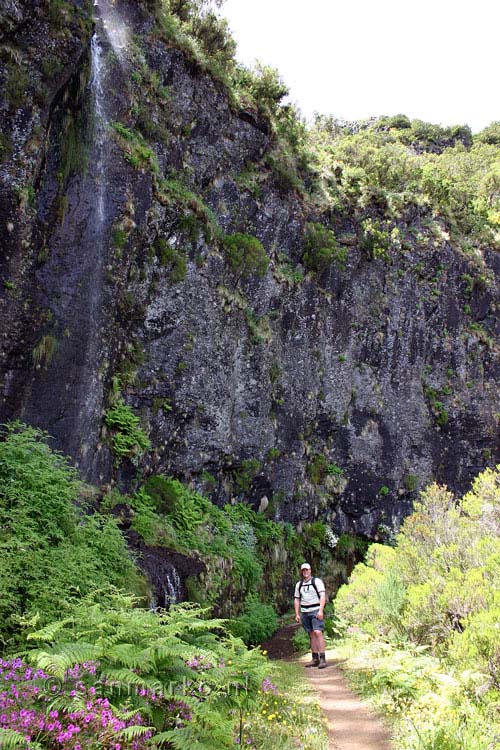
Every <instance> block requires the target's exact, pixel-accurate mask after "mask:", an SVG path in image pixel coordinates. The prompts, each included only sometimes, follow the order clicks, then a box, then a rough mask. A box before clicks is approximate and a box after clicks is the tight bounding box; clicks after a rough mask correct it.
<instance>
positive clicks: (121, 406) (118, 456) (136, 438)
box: [104, 398, 151, 464]
mask: <svg viewBox="0 0 500 750" xmlns="http://www.w3.org/2000/svg"><path fill="white" fill-rule="evenodd" d="M104 421H105V423H106V425H107V426H108V427H109V428H110V429H111V431H112V435H111V445H112V449H113V453H114V456H115V462H116V463H117V464H119V463H120V462H121V461H122V460H123V459H124V458H131V459H133V458H136V457H138V456H141V455H142V454H143V453H144V451H147V450H149V448H150V447H151V443H150V441H149V438H148V436H147V435H146V433H145V432H144V430H143V429H142V427H140V420H139V417H137V416H136V415H135V414H134V412H133V411H132V409H131V408H130V406H128V405H127V404H126V403H125V402H124V401H123V399H121V398H120V399H118V401H117V402H116V403H115V404H114V405H113V406H112V407H111V408H110V409H108V411H107V412H106V414H105V416H104Z"/></svg>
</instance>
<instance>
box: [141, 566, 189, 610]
mask: <svg viewBox="0 0 500 750" xmlns="http://www.w3.org/2000/svg"><path fill="white" fill-rule="evenodd" d="M161 568H162V570H161V571H159V570H158V569H156V571H155V575H154V576H151V578H152V579H154V580H153V581H152V583H153V586H154V588H153V590H152V592H151V598H150V602H149V607H150V609H152V610H153V611H156V610H157V609H158V607H162V608H164V609H169V608H170V607H171V606H172V604H177V603H178V602H181V601H183V600H184V593H183V585H182V581H181V577H180V575H179V573H178V571H177V568H176V567H175V566H174V565H173V564H172V563H170V562H166V563H163V565H162V566H161ZM149 572H150V571H149ZM150 574H151V572H150Z"/></svg>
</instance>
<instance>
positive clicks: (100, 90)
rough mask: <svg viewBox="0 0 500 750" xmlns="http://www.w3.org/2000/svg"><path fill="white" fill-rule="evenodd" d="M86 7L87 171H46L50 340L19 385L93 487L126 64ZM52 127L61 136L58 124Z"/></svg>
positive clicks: (107, 19)
mask: <svg viewBox="0 0 500 750" xmlns="http://www.w3.org/2000/svg"><path fill="white" fill-rule="evenodd" d="M94 8H95V13H94V15H95V31H94V35H93V37H92V40H91V50H90V52H91V60H90V67H91V70H90V80H89V85H88V89H87V92H86V96H85V97H84V98H83V100H82V102H80V105H79V106H80V107H81V109H82V113H83V114H82V117H81V121H82V122H85V121H86V123H87V125H86V128H85V127H82V126H81V127H80V129H79V131H78V133H77V136H74V137H77V138H78V139H79V142H80V145H81V150H82V151H84V152H85V153H86V158H85V162H86V166H85V164H84V163H83V159H82V164H81V167H80V169H78V170H77V171H75V172H74V173H72V174H70V176H69V177H68V178H67V179H66V181H65V184H64V185H63V187H62V188H61V186H60V185H59V184H58V176H59V170H60V166H59V164H54V165H53V166H51V165H49V167H48V169H47V174H46V176H45V182H44V185H43V187H42V195H41V200H40V210H39V216H40V220H41V222H43V223H44V225H45V226H48V227H49V236H48V239H47V249H48V253H47V254H48V258H47V260H46V262H45V263H44V264H43V265H42V266H41V267H40V269H39V270H38V271H37V287H38V298H37V304H38V306H39V308H40V310H42V311H43V310H45V311H47V314H46V318H47V320H48V321H50V322H49V324H48V325H47V324H44V323H43V319H42V322H41V326H40V332H39V337H40V339H43V337H44V336H45V337H47V336H48V335H50V336H49V337H50V339H51V340H52V341H53V342H55V344H54V347H53V355H52V357H51V360H50V361H49V362H46V363H45V364H44V366H43V367H38V368H35V369H34V370H33V371H32V373H31V375H30V379H29V380H28V381H27V387H26V395H25V400H24V406H23V413H22V415H21V416H22V418H23V419H24V420H25V421H26V422H29V423H31V424H35V425H38V426H40V427H42V428H44V429H46V430H47V431H48V432H49V433H50V434H51V435H52V436H53V437H54V438H55V444H56V446H57V447H61V448H63V449H64V451H65V452H66V453H69V454H70V455H72V456H73V458H74V459H75V462H76V464H77V465H78V466H79V468H80V470H81V472H82V474H83V476H84V477H85V478H86V479H89V480H91V481H100V480H101V479H102V475H103V474H104V475H105V474H106V473H107V469H106V468H103V467H105V466H107V465H108V464H103V463H102V461H109V459H105V458H103V457H102V454H101V453H99V451H97V452H94V450H95V446H98V444H99V435H100V429H101V420H102V405H103V402H104V401H105V398H104V382H103V379H104V373H105V372H106V368H107V363H108V362H109V360H110V356H111V352H110V347H111V340H110V336H109V331H110V326H112V320H113V319H112V316H113V304H112V302H113V301H112V299H111V290H110V286H109V284H108V283H107V273H108V268H109V266H108V264H109V238H110V234H111V228H112V226H113V222H114V221H115V219H116V216H117V213H118V212H119V211H120V206H122V205H123V204H124V203H125V201H126V196H125V193H126V187H125V186H124V184H123V182H122V180H120V179H118V178H117V170H119V161H118V160H116V159H113V158H112V150H113V146H114V142H113V138H112V135H111V132H110V126H109V122H110V120H112V119H120V117H121V107H122V106H123V102H122V101H121V100H120V97H119V96H117V95H115V87H117V80H120V78H119V77H120V76H121V75H122V67H123V66H124V64H125V47H126V40H127V36H128V33H127V29H126V25H125V24H124V23H123V22H122V20H121V19H120V18H119V16H118V14H117V12H116V10H114V9H113V7H112V5H111V3H110V2H109V0H98V2H95V4H94ZM115 47H116V49H118V50H119V51H120V55H121V57H118V55H117V53H116V52H115ZM111 50H113V52H114V54H112V55H111V56H110V55H109V54H108V53H109V52H110V51H111ZM117 88H118V87H117ZM74 106H75V107H76V103H74ZM62 111H65V112H68V110H62ZM66 116H67V115H66ZM72 121H73V123H74V122H75V119H74V116H73V115H72ZM60 129H61V133H62V134H63V135H62V136H59V137H60V138H62V137H64V132H65V125H64V122H61V124H60ZM57 143H58V141H55V143H54V150H55V151H57ZM71 147H73V144H72V145H71ZM117 165H118V166H117ZM61 190H64V193H61ZM55 192H57V193H58V199H59V201H61V200H62V201H63V203H62V204H61V205H64V211H63V215H62V218H61V217H59V218H58V217H56V216H55V215H54V193H55ZM42 326H44V327H42Z"/></svg>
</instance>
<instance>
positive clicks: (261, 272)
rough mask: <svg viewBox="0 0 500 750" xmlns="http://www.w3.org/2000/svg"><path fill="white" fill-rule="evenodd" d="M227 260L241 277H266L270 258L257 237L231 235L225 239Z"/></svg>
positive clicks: (238, 234)
mask: <svg viewBox="0 0 500 750" xmlns="http://www.w3.org/2000/svg"><path fill="white" fill-rule="evenodd" d="M224 252H225V255H226V259H227V261H228V263H229V265H230V266H231V268H232V269H233V271H238V272H239V274H240V276H253V275H254V274H255V275H257V276H261V277H262V276H265V274H266V271H267V267H268V265H269V258H268V257H267V255H266V251H265V250H264V248H263V247H262V244H261V243H260V242H259V240H258V239H257V238H256V237H252V236H250V235H248V234H241V233H236V234H229V235H226V236H225V237H224Z"/></svg>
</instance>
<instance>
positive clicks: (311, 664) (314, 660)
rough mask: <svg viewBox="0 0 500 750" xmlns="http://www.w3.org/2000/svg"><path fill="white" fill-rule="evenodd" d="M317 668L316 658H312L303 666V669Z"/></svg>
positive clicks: (317, 660)
mask: <svg viewBox="0 0 500 750" xmlns="http://www.w3.org/2000/svg"><path fill="white" fill-rule="evenodd" d="M318 666H319V659H318V657H316V656H313V658H312V659H311V661H308V662H307V664H304V667H306V668H307V667H318Z"/></svg>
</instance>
